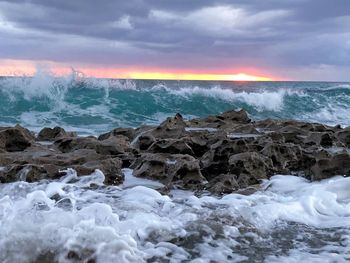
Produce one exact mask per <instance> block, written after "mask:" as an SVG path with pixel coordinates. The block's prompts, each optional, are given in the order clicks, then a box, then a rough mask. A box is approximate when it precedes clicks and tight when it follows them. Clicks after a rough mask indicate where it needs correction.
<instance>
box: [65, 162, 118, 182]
mask: <svg viewBox="0 0 350 263" xmlns="http://www.w3.org/2000/svg"><path fill="white" fill-rule="evenodd" d="M72 168H73V169H74V170H76V171H77V173H78V175H88V174H91V173H93V172H94V171H95V170H96V169H99V170H101V171H102V172H103V174H104V175H105V181H104V183H105V184H107V185H119V184H121V183H123V181H124V175H123V174H122V172H121V168H122V161H121V160H120V159H119V158H108V159H103V160H96V161H90V162H86V163H84V164H82V165H75V166H72Z"/></svg>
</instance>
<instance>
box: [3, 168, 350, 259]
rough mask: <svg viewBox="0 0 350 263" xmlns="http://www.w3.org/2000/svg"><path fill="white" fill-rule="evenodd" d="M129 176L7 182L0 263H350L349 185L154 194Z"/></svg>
mask: <svg viewBox="0 0 350 263" xmlns="http://www.w3.org/2000/svg"><path fill="white" fill-rule="evenodd" d="M131 172H132V171H131V170H130V169H125V170H124V173H125V175H126V182H125V183H124V185H122V186H121V187H115V186H105V185H103V184H102V182H103V180H104V175H103V174H102V173H101V172H100V171H98V170H97V171H96V172H95V173H93V174H91V175H90V176H86V177H80V178H78V177H77V176H76V173H75V171H74V170H69V171H68V174H67V176H66V177H64V178H62V179H60V180H59V181H51V182H48V181H41V182H39V183H25V182H16V183H11V184H5V185H1V186H0V187H1V191H0V193H1V194H0V222H1V223H0V233H1V235H0V251H1V253H0V259H1V261H2V262H29V261H31V262H38V261H40V262H53V261H59V262H77V261H79V262H80V261H85V262H88V260H89V259H94V260H96V261H97V262H114V261H115V259H118V262H147V261H148V262H154V261H156V262H181V261H183V262H264V261H266V262H297V261H299V262H300V260H302V262H346V261H347V260H350V251H349V250H348V247H349V245H350V221H349V217H350V194H349V191H348V190H347V189H348V188H349V187H350V178H343V177H335V178H333V179H328V180H324V181H322V182H314V183H310V182H308V181H307V180H305V179H302V178H298V177H294V176H274V177H272V178H271V179H270V180H269V181H265V183H264V184H263V188H264V189H265V190H263V191H260V192H257V193H255V194H253V195H251V196H243V195H238V194H230V195H226V196H224V197H222V198H217V197H213V196H202V197H198V196H197V197H196V196H194V195H193V193H191V192H185V191H172V192H171V193H170V195H169V196H166V195H161V194H159V193H158V192H157V191H156V190H154V188H157V187H160V186H161V185H159V183H156V182H153V181H149V180H143V179H136V178H133V177H132V176H131Z"/></svg>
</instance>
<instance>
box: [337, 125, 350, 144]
mask: <svg viewBox="0 0 350 263" xmlns="http://www.w3.org/2000/svg"><path fill="white" fill-rule="evenodd" d="M335 136H336V137H337V139H338V140H339V141H341V142H342V143H343V144H344V145H345V146H350V127H347V128H345V129H343V130H340V131H338V132H336V133H335Z"/></svg>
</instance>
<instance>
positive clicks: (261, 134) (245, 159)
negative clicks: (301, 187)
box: [0, 110, 350, 194]
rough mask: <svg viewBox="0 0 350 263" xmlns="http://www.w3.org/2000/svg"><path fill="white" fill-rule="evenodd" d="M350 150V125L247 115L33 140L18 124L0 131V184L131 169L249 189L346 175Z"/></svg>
mask: <svg viewBox="0 0 350 263" xmlns="http://www.w3.org/2000/svg"><path fill="white" fill-rule="evenodd" d="M43 141H46V142H47V143H43ZM349 146H350V127H348V128H341V127H340V126H339V125H338V126H335V127H330V126H326V125H322V124H318V123H307V122H299V121H295V120H272V119H267V120H262V121H252V120H250V118H249V116H248V114H247V113H246V112H245V111H243V110H240V111H228V112H225V113H223V114H221V115H217V116H209V117H206V118H203V119H193V120H184V118H183V117H182V116H181V115H180V114H176V115H175V116H174V117H172V118H167V119H166V120H165V121H164V122H162V123H161V124H160V125H159V126H156V127H152V126H143V127H140V128H138V129H132V128H117V129H114V130H112V131H110V132H108V133H105V134H101V135H100V136H98V137H97V138H96V137H93V136H90V137H79V136H77V135H76V134H75V133H74V132H67V131H65V130H64V129H62V128H60V127H55V128H44V129H43V130H41V131H40V132H39V134H38V135H37V136H35V134H33V133H32V132H30V131H29V130H27V129H25V128H23V127H21V126H19V125H17V126H15V127H3V128H0V168H1V169H0V181H1V182H2V183H5V182H13V181H17V180H24V181H28V182H34V181H38V180H42V179H55V178H59V177H61V176H63V175H64V173H65V170H66V169H67V168H73V169H75V170H76V171H77V173H78V175H79V176H84V175H88V174H91V173H92V172H93V171H95V170H96V169H99V170H101V171H102V172H103V173H104V175H105V183H106V184H113V185H118V184H121V183H122V182H123V179H124V178H123V175H122V172H121V169H122V168H128V167H130V168H132V169H134V170H133V171H134V172H133V175H134V176H136V177H143V178H148V179H154V180H159V181H160V182H162V183H163V184H164V185H165V186H166V187H167V188H168V189H173V188H178V189H189V190H194V191H197V190H198V191H210V192H212V193H215V194H225V193H231V192H235V191H241V192H242V189H247V188H248V189H250V190H249V191H248V192H251V189H257V187H256V186H257V185H258V184H259V183H260V182H261V181H262V180H263V179H268V178H270V177H271V176H273V175H275V174H296V175H300V176H303V177H306V178H308V179H311V180H321V179H325V178H328V177H330V176H333V175H344V176H349V175H350V155H349V150H348V147H349Z"/></svg>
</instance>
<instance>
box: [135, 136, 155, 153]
mask: <svg viewBox="0 0 350 263" xmlns="http://www.w3.org/2000/svg"><path fill="white" fill-rule="evenodd" d="M155 141H156V138H154V136H153V135H151V134H141V135H139V136H137V137H136V138H135V140H134V141H133V142H132V146H133V147H134V148H136V149H139V150H141V151H145V150H147V149H148V148H149V147H150V146H151V145H152V144H153V143H154V142H155Z"/></svg>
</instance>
